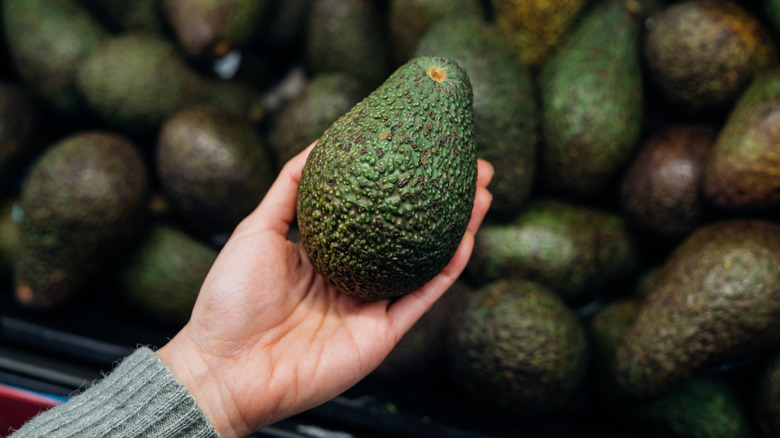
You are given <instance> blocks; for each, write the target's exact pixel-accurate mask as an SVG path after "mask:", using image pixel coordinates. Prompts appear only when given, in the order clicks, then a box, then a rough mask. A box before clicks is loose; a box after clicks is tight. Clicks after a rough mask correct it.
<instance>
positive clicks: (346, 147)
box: [297, 57, 477, 300]
mask: <svg viewBox="0 0 780 438" xmlns="http://www.w3.org/2000/svg"><path fill="white" fill-rule="evenodd" d="M429 71H430V72H431V74H432V75H433V77H436V78H441V76H445V78H444V79H443V80H442V81H441V82H437V81H436V80H434V79H433V78H432V77H431V76H429V74H428V72H429ZM438 73H443V74H441V75H439V74H438ZM472 118H473V116H472V91H471V85H470V83H469V79H468V76H467V74H466V72H465V71H464V70H463V69H461V68H460V67H459V66H458V65H457V64H456V63H454V62H452V61H450V60H447V59H444V58H427V57H419V58H415V59H413V60H411V61H409V62H408V63H407V64H405V65H404V66H402V67H400V68H399V69H398V70H396V72H395V73H393V74H392V75H391V76H390V77H389V78H388V79H387V80H386V81H385V82H384V83H383V84H382V85H381V86H380V87H379V88H377V89H376V90H374V91H373V92H372V93H371V94H369V95H368V97H366V98H365V99H364V100H362V101H361V102H359V103H358V104H357V105H355V106H354V107H353V108H352V109H351V110H350V111H349V112H348V113H347V114H345V115H344V116H342V117H341V118H339V119H338V120H337V121H336V122H335V123H334V124H333V125H332V126H331V127H330V128H328V129H327V130H326V131H325V133H324V134H323V135H322V137H321V138H320V141H319V142H318V143H317V145H316V146H315V147H314V149H313V150H312V152H311V154H310V155H309V157H308V159H307V161H306V164H305V165H304V168H303V172H302V175H301V181H300V185H299V187H298V206H297V211H298V225H299V227H300V231H301V240H302V242H303V246H304V248H305V249H306V253H307V254H308V255H309V258H310V259H311V261H312V263H313V264H314V266H315V267H316V269H317V271H318V272H319V273H320V274H321V275H322V276H323V277H324V278H325V279H326V280H327V281H328V283H330V284H331V285H333V286H335V287H337V288H339V289H340V290H341V291H342V292H344V293H345V294H347V295H350V296H354V297H357V298H360V299H363V300H379V299H384V298H390V297H393V296H398V295H402V294H404V293H408V292H410V291H413V290H415V289H417V288H419V287H421V286H422V285H423V284H425V283H426V282H427V281H429V280H430V279H431V278H433V277H434V276H435V275H436V274H438V273H439V272H441V270H442V269H443V268H444V266H445V265H446V264H447V263H448V262H449V261H450V259H451V258H452V256H453V254H454V253H455V250H456V249H457V247H458V244H459V243H460V241H461V238H462V236H463V233H464V232H465V230H466V225H467V224H468V221H469V218H470V216H471V210H472V206H473V201H474V196H475V192H476V177H477V160H476V154H475V146H474V127H473V121H472Z"/></svg>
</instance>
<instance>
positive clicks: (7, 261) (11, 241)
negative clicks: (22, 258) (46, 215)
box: [0, 196, 19, 287]
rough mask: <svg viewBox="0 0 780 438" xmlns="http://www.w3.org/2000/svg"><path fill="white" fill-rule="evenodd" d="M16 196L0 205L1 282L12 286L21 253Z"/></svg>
mask: <svg viewBox="0 0 780 438" xmlns="http://www.w3.org/2000/svg"><path fill="white" fill-rule="evenodd" d="M17 202H18V198H17V197H16V196H12V197H8V198H6V199H4V200H3V201H2V204H0V282H2V284H3V285H5V286H6V287H8V286H10V285H11V280H12V277H13V271H14V265H16V259H17V254H18V253H19V226H18V225H17V224H16V222H15V221H14V215H13V211H14V206H15V205H17Z"/></svg>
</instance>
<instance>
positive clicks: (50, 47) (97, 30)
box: [0, 0, 109, 119]
mask: <svg viewBox="0 0 780 438" xmlns="http://www.w3.org/2000/svg"><path fill="white" fill-rule="evenodd" d="M0 7H2V14H0V15H2V19H3V22H2V26H1V27H2V30H3V31H5V43H6V45H7V47H8V52H9V55H10V58H11V62H12V63H13V65H14V68H15V70H16V72H17V73H18V74H19V77H21V78H22V79H23V80H24V81H25V83H27V84H29V86H30V88H31V89H32V90H33V91H34V92H35V93H36V94H38V95H39V96H40V97H41V98H42V99H43V100H44V101H45V102H46V103H48V104H49V105H51V106H52V107H53V108H54V109H55V110H56V111H57V113H58V114H60V115H67V116H68V117H70V118H74V119H75V118H79V117H80V116H81V114H80V113H81V112H82V111H83V109H84V104H83V102H82V101H81V97H80V96H79V93H78V90H77V88H76V84H75V76H76V70H77V69H78V66H79V65H80V63H81V62H82V61H83V60H84V59H85V58H86V57H87V56H88V55H89V53H90V52H92V50H94V49H95V48H96V47H97V46H98V45H99V44H100V43H101V42H103V41H104V40H105V39H106V38H108V37H109V34H108V31H107V30H106V29H105V28H104V27H103V26H102V25H101V24H100V23H99V22H98V21H97V20H96V19H95V18H94V17H93V16H92V15H90V14H89V12H88V11H87V10H86V9H85V8H84V7H83V6H82V5H81V4H80V3H79V2H78V1H76V0H3V1H2V2H0Z"/></svg>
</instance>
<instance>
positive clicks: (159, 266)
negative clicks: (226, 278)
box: [118, 222, 217, 327]
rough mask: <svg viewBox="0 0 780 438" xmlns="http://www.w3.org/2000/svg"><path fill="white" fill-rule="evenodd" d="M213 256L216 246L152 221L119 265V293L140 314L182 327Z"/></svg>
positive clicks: (174, 227) (170, 226) (176, 228)
mask: <svg viewBox="0 0 780 438" xmlns="http://www.w3.org/2000/svg"><path fill="white" fill-rule="evenodd" d="M216 258H217V250H216V249H214V248H212V247H210V246H208V245H206V244H205V243H203V242H201V241H200V240H198V239H196V238H194V237H192V236H190V235H189V234H187V233H186V232H184V231H183V230H181V229H179V228H178V227H176V226H174V225H171V224H167V223H162V222H161V223H155V224H153V225H152V226H151V227H150V228H149V229H148V230H145V232H144V234H143V237H142V238H141V239H140V241H138V242H136V244H135V245H134V246H133V248H132V249H131V250H130V252H129V254H128V256H127V257H126V258H125V259H124V260H122V262H121V264H120V265H119V271H118V279H119V284H120V287H121V291H122V296H123V298H124V299H125V300H126V301H127V302H128V303H129V304H130V305H132V306H133V307H134V308H136V309H138V310H139V312H141V313H142V314H143V315H145V316H147V317H149V318H152V319H153V320H155V321H157V322H159V323H161V324H163V325H166V326H169V327H181V326H183V325H184V324H185V323H186V322H187V320H189V317H190V313H191V311H192V306H193V305H195V299H196V298H197V297H198V292H199V291H200V287H201V285H202V284H203V280H204V279H205V278H206V274H208V272H209V269H210V268H211V265H212V264H213V263H214V260H216Z"/></svg>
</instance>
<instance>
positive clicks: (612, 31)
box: [538, 0, 644, 196]
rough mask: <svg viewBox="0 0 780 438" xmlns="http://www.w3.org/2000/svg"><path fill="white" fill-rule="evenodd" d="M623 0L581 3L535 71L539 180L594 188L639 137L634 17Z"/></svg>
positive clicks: (589, 191)
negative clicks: (587, 5)
mask: <svg viewBox="0 0 780 438" xmlns="http://www.w3.org/2000/svg"><path fill="white" fill-rule="evenodd" d="M628 3H629V2H626V1H625V0H607V1H604V2H598V3H596V4H595V5H594V6H593V8H592V9H590V10H588V11H585V14H584V15H583V16H582V18H581V19H580V21H579V22H577V24H576V25H575V26H574V27H573V28H572V29H571V31H570V32H569V33H568V34H567V36H566V37H565V38H564V40H563V41H561V43H560V44H559V45H558V47H557V48H556V49H555V50H554V51H553V52H552V53H551V54H550V55H549V56H548V57H547V60H546V61H545V62H544V64H543V65H542V67H541V70H540V71H539V75H538V81H539V95H540V98H541V107H542V116H541V117H542V122H541V123H542V146H541V148H540V151H539V155H540V164H541V170H540V175H541V176H542V182H544V183H545V184H546V185H547V186H549V187H551V188H553V189H555V190H559V191H562V192H565V193H568V194H573V195H577V196H581V195H585V196H590V195H595V194H597V193H599V192H600V191H602V190H604V189H605V188H606V187H607V186H608V185H609V184H610V183H611V182H612V181H613V178H615V177H616V176H618V173H619V172H620V171H621V170H623V167H624V166H625V165H626V164H627V162H628V160H629V159H630V158H631V156H632V154H633V152H634V150H635V149H636V146H637V144H638V140H639V135H640V133H641V125H642V119H643V113H644V95H643V82H642V73H641V68H640V53H639V52H640V50H639V28H640V27H639V24H638V19H637V16H635V15H634V14H633V12H632V11H631V10H630V9H629V5H628Z"/></svg>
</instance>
